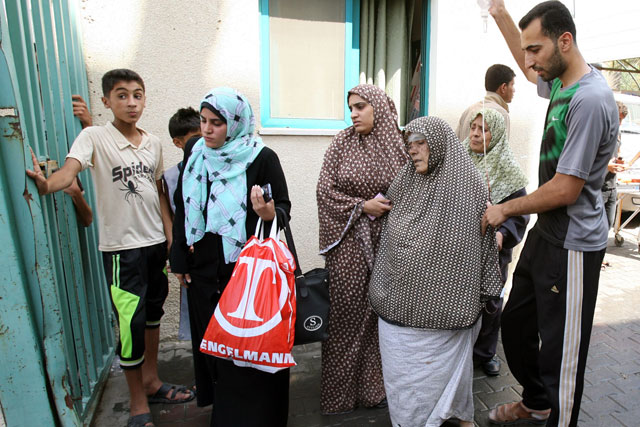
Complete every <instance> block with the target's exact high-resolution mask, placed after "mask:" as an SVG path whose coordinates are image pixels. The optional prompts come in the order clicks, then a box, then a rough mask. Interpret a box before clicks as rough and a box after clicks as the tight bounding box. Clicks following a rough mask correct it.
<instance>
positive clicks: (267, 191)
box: [260, 184, 273, 203]
mask: <svg viewBox="0 0 640 427" xmlns="http://www.w3.org/2000/svg"><path fill="white" fill-rule="evenodd" d="M260 188H261V189H262V198H263V199H264V202H265V203H269V202H270V201H271V199H273V194H272V193H271V184H265V185H263V186H262V187H260Z"/></svg>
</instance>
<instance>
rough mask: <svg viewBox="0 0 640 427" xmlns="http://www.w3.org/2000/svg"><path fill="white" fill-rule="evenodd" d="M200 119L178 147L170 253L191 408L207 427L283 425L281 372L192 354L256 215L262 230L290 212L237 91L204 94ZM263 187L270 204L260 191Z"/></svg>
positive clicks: (273, 161)
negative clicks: (188, 360) (191, 372)
mask: <svg viewBox="0 0 640 427" xmlns="http://www.w3.org/2000/svg"><path fill="white" fill-rule="evenodd" d="M200 119H201V121H200V129H201V131H202V137H201V138H200V139H198V140H197V141H196V142H191V143H189V144H187V146H186V147H185V149H184V160H183V165H184V168H183V171H182V172H181V174H180V177H179V181H178V182H179V183H181V185H178V188H177V189H176V192H175V195H174V202H175V204H176V212H175V218H174V224H173V244H172V246H171V254H170V261H171V269H172V271H173V273H174V274H175V275H176V277H177V278H178V280H179V281H180V283H181V284H182V285H183V286H185V287H187V299H188V303H189V321H190V324H191V340H192V348H193V364H194V369H195V379H196V386H197V398H198V406H206V405H210V404H212V403H213V407H214V408H215V409H214V410H213V414H212V416H211V417H212V418H211V420H212V425H225V426H226V425H270V426H282V425H286V422H287V411H288V396H289V370H288V369H285V370H282V371H279V372H277V373H275V374H270V373H266V372H262V371H258V370H256V369H253V368H247V367H238V366H235V365H234V364H233V362H231V361H229V360H223V359H219V358H215V357H213V356H208V355H205V354H203V353H200V351H199V349H200V343H201V341H202V337H203V335H204V333H205V330H206V328H207V325H208V324H209V320H210V319H211V315H212V314H213V311H214V310H215V307H216V305H217V304H218V300H219V299H220V295H221V294H222V291H223V290H224V288H225V286H226V285H227V282H228V281H229V279H230V277H231V274H232V272H233V268H234V266H235V262H236V260H237V259H238V254H239V253H240V250H241V249H242V247H243V246H244V244H245V243H246V241H247V237H248V236H250V235H252V234H253V232H254V230H255V228H256V224H257V222H258V217H260V218H262V219H263V220H264V221H267V223H266V224H267V226H268V225H269V221H271V220H272V219H273V218H274V216H275V215H276V210H275V208H276V207H281V208H283V209H284V210H285V211H286V212H287V213H288V212H289V211H290V209H291V203H290V202H289V194H288V191H287V183H286V181H285V177H284V173H283V171H282V167H281V166H280V161H279V160H278V156H277V155H276V153H275V152H274V151H273V150H271V149H269V148H268V147H266V146H265V145H264V144H263V142H262V140H261V139H260V138H259V137H257V136H255V135H254V129H255V118H254V115H253V111H252V110H251V106H250V105H249V103H248V102H247V100H246V98H245V97H244V96H242V95H241V94H240V93H238V92H237V91H235V90H234V89H230V88H216V89H213V90H211V91H210V92H209V93H208V94H207V95H206V96H205V97H204V99H203V100H202V102H201V104H200ZM266 184H270V185H271V190H272V195H273V200H271V201H269V202H265V200H264V198H263V196H262V192H261V189H260V187H261V186H264V185H266Z"/></svg>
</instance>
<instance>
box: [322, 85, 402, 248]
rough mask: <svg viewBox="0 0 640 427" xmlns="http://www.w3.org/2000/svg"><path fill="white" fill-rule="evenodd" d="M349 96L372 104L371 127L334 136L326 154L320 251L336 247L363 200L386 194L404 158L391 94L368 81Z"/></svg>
mask: <svg viewBox="0 0 640 427" xmlns="http://www.w3.org/2000/svg"><path fill="white" fill-rule="evenodd" d="M349 94H356V95H359V96H360V97H362V98H363V99H364V100H365V101H367V102H368V103H369V104H371V106H373V114H374V122H373V129H372V130H371V132H370V133H369V134H368V135H360V134H359V133H358V132H356V130H355V128H354V127H353V126H349V127H348V128H346V129H344V130H343V131H341V132H340V133H338V134H337V135H336V136H335V138H334V139H333V142H332V143H331V145H330V146H329V148H328V149H327V152H326V153H325V156H324V162H323V165H322V170H321V171H320V178H319V180H318V186H317V201H318V217H319V222H320V251H321V253H325V252H327V251H329V250H330V249H331V248H333V247H334V246H335V245H337V244H338V243H339V242H340V240H341V239H342V237H343V236H344V235H345V234H346V232H347V231H348V230H349V229H350V227H351V226H352V225H353V224H354V223H355V221H357V220H359V218H360V215H361V212H362V204H363V203H364V202H365V201H366V200H369V199H372V198H374V197H375V196H376V195H377V194H378V193H383V194H384V193H386V191H387V189H388V188H389V185H390V184H391V181H393V178H394V177H395V176H396V173H397V172H398V170H400V168H401V167H402V165H404V164H405V163H406V162H407V159H408V157H407V153H406V151H405V148H404V141H403V139H402V133H401V132H400V129H399V128H398V122H397V120H398V113H397V111H396V107H395V105H394V104H393V101H392V100H391V98H390V97H389V96H387V94H386V93H384V91H383V90H382V89H380V88H378V87H377V86H374V85H367V84H364V85H358V86H356V87H354V88H353V89H351V90H350V91H349ZM365 219H366V220H367V221H369V219H368V218H366V217H365Z"/></svg>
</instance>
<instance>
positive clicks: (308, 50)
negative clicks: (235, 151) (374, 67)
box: [269, 0, 345, 120]
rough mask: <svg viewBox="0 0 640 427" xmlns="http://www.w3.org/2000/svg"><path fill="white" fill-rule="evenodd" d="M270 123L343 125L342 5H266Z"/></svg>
mask: <svg viewBox="0 0 640 427" xmlns="http://www.w3.org/2000/svg"><path fill="white" fill-rule="evenodd" d="M269 71H270V80H271V81H270V97H269V98H270V108H271V117H273V118H284V119H286V118H299V119H329V120H344V119H345V117H344V115H345V114H344V111H345V108H344V104H345V99H344V94H345V87H344V79H345V0H330V1H328V0H323V1H318V0H269Z"/></svg>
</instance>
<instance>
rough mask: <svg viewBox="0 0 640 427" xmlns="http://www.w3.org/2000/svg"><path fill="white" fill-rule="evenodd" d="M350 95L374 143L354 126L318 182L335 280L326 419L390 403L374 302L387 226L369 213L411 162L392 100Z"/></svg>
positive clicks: (360, 89)
mask: <svg viewBox="0 0 640 427" xmlns="http://www.w3.org/2000/svg"><path fill="white" fill-rule="evenodd" d="M349 94H357V95H359V96H360V97H362V98H363V99H364V100H366V101H367V102H369V103H370V104H371V105H372V106H373V109H374V124H373V130H372V131H371V132H370V133H369V134H368V135H360V134H358V133H357V132H356V130H355V128H354V127H353V126H350V127H348V128H347V129H345V130H343V131H341V132H340V133H339V134H338V135H336V137H335V138H334V140H333V142H332V143H331V145H330V146H329V148H328V150H327V152H326V153H325V156H324V162H323V164H322V170H321V172H320V178H319V180H318V186H317V200H318V217H319V222H320V253H321V254H324V255H326V266H327V268H328V269H329V272H330V275H331V285H330V296H331V312H330V317H329V339H328V340H327V341H325V342H324V343H323V344H322V383H321V396H320V404H321V407H322V412H323V413H341V412H347V411H351V410H353V409H355V408H356V407H357V406H358V405H363V406H366V407H371V406H375V405H376V404H378V403H380V402H381V401H382V400H383V399H384V398H385V392H384V383H383V379H382V364H381V360H380V350H379V347H378V324H377V317H376V315H375V314H374V313H373V311H372V310H371V306H370V304H369V299H368V288H369V279H370V277H371V271H372V268H373V262H374V259H375V253H376V251H377V249H378V240H379V237H380V231H381V229H382V225H381V221H380V219H375V220H371V219H369V217H368V216H367V215H366V214H365V213H364V212H363V206H364V202H365V201H367V200H369V199H372V198H374V197H375V196H376V195H377V194H378V193H382V194H384V193H385V192H386V191H387V189H388V188H389V185H390V184H391V182H392V181H393V178H394V177H395V175H396V173H397V172H398V171H399V170H400V168H401V167H402V166H403V165H404V164H405V163H406V162H407V159H408V157H407V154H406V151H405V148H404V141H403V139H402V134H401V133H400V130H399V128H398V124H397V117H398V114H397V112H396V109H395V106H394V104H393V101H392V100H391V98H389V97H388V96H387V95H386V94H385V93H384V91H382V90H381V89H379V88H378V87H376V86H373V85H359V86H356V87H355V88H353V89H351V91H349Z"/></svg>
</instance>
